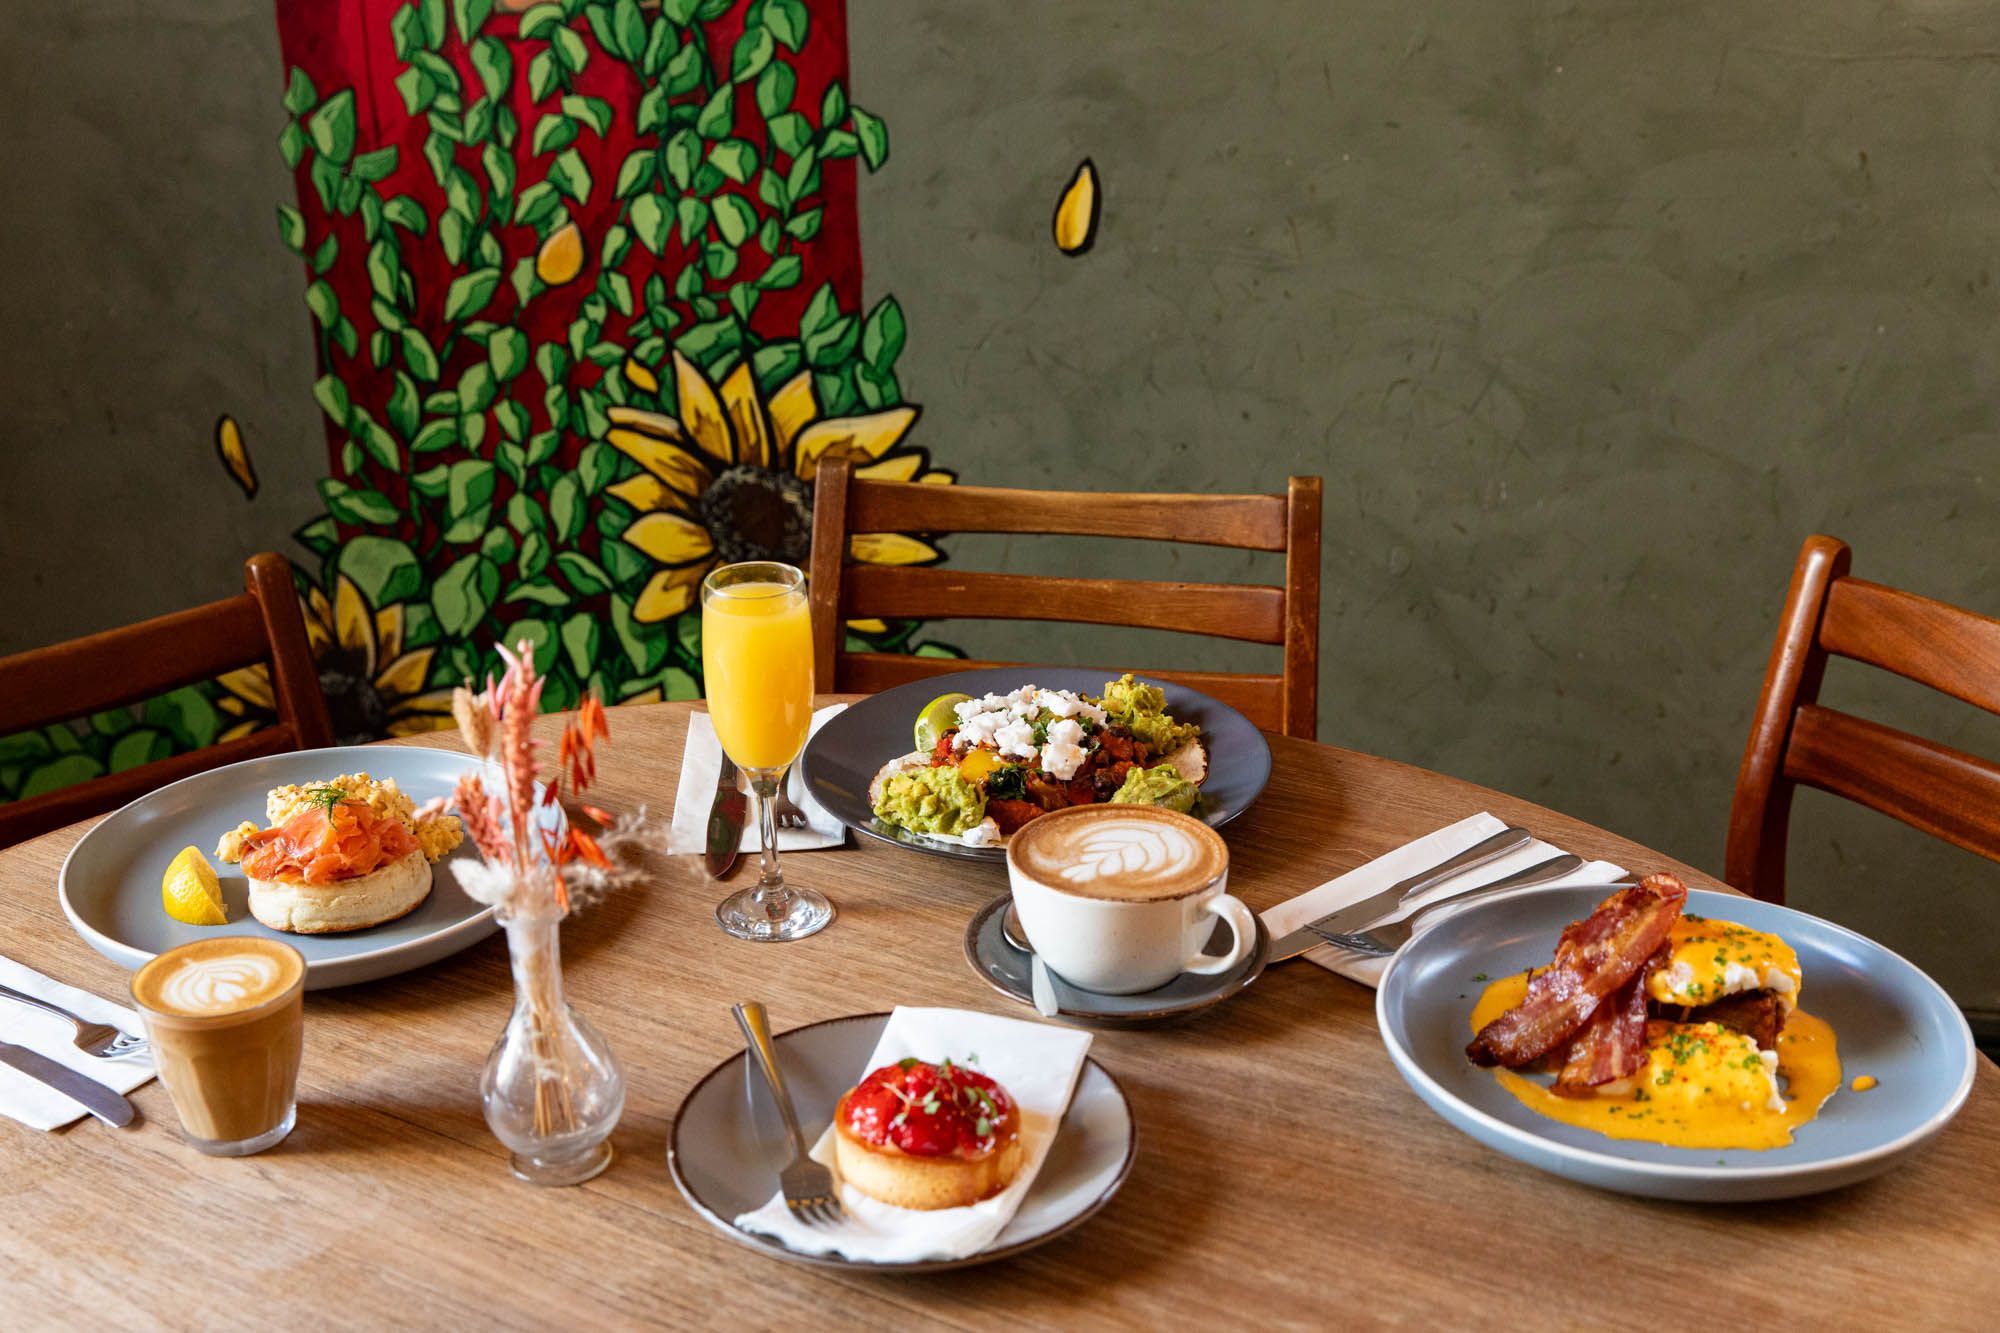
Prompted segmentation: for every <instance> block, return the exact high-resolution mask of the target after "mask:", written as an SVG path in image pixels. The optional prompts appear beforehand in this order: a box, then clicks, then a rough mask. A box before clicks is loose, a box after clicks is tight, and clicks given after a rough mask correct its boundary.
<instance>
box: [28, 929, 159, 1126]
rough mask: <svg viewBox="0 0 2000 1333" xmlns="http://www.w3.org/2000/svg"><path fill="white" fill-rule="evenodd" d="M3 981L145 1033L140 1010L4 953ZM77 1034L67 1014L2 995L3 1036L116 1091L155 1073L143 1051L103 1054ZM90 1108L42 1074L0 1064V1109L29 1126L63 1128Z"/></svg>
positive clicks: (98, 1019)
mask: <svg viewBox="0 0 2000 1333" xmlns="http://www.w3.org/2000/svg"><path fill="white" fill-rule="evenodd" d="M0 985H5V986H9V987H11V988H13V989H14V990H17V991H25V992H26V993H27V994H29V995H33V996H36V997H37V998H39V999H43V1000H47V1001H48V1002H49V1003H51V1004H59V1005H61V1006H62V1007H63V1008H65V1009H67V1010H69V1011H70V1012H71V1013H73V1014H81V1015H82V1016H83V1017H84V1018H86V1019H89V1020H90V1021H91V1022H93V1023H109V1024H110V1025H111V1026H112V1027H115V1028H117V1029H118V1030H119V1031H121V1032H129V1033H131V1034H132V1035H133V1036H135V1037H144V1036H145V1035H146V1030H145V1028H144V1027H143V1026H142V1025H141V1022H140V1018H139V1011H138V1010H136V1009H128V1008H126V1007H125V1006H124V1005H122V1004H113V1003H111V1001H109V1000H100V999H99V998H97V997H96V996H95V995H92V994H91V993H90V992H88V991H80V990H78V989H77V988H76V987H74V986H65V985H63V984H62V983H61V982H60V981H51V980H49V978H47V977H45V976H43V975H42V974H41V973H39V972H37V971H35V970H34V969H33V968H31V967H25V966H23V965H22V964H20V963H17V962H15V961H14V960H13V959H11V958H0ZM75 1036H76V1028H75V1027H74V1026H72V1025H71V1024H70V1022H69V1020H68V1019H63V1018H57V1017H56V1016H55V1015H54V1014H51V1013H45V1012H43V1011H42V1010H40V1009H37V1008H35V1007H34V1006H33V1005H27V1004H22V1003H21V1002H20V1001H19V1000H10V999H7V998H6V997H4V996H0V1041H8V1042H12V1043H13V1044H14V1045H16V1046H26V1047H27V1048H28V1049H29V1050H31V1051H37V1052H39V1053H41V1054H42V1055H46V1056H47V1057H48V1058H49V1059H51V1060H54V1061H55V1062H56V1063H57V1064H61V1065H67V1066H68V1067H69V1068H71V1069H74V1070H76V1071H77V1072H78V1073H80V1074H83V1075H85V1076H86V1077H88V1078H93V1079H96V1080H97V1081H98V1082H99V1083H102V1084H103V1085H104V1086H106V1087H107V1088H110V1089H111V1090H112V1091H114V1092H130V1091H132V1089H134V1088H136V1087H138V1086H139V1085H140V1084H141V1083H144V1082H145V1081H146V1080H147V1079H149V1078H151V1077H153V1062H152V1060H151V1059H149V1058H147V1057H145V1056H140V1057H138V1058H136V1059H131V1060H100V1059H98V1058H97V1057H96V1056H94V1055H85V1054H84V1053H83V1052H82V1051H80V1050H78V1049H77V1048H76V1043H75V1040H74V1038H75ZM88 1114H89V1112H87V1111H85V1110H84V1109H83V1107H82V1106H81V1105H80V1104H79V1103H77V1102H73V1101H71V1100H70V1099H69V1098H67V1097H65V1096H63V1095H62V1094H61V1093H60V1092H57V1091H56V1090H55V1089H54V1088H52V1087H50V1086H49V1085H48V1084H46V1083H44V1082H42V1081H41V1080H40V1079H38V1078H30V1077H29V1076H28V1075H26V1074H24V1073H22V1072H21V1071H20V1070H18V1069H16V1068H14V1067H13V1066H12V1065H7V1064H0V1115H10V1116H12V1117H14V1119H16V1120H18V1121H20V1122H21V1123H22V1124H24V1125H26V1126H28V1127H29V1128H30V1129H59V1128H61V1127H62V1126H64V1125H67V1124H69V1123H70V1122H71V1121H73V1120H77V1119H79V1118H81V1117H83V1116H85V1115H88Z"/></svg>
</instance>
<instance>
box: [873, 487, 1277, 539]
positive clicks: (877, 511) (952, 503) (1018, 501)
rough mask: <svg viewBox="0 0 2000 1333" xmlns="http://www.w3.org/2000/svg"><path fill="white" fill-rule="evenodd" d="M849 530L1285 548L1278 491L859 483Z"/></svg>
mask: <svg viewBox="0 0 2000 1333" xmlns="http://www.w3.org/2000/svg"><path fill="white" fill-rule="evenodd" d="M847 503H848V508H847V528H848V531H850V532H1022V533H1037V534H1049V533H1060V534H1063V535H1067V536H1078V537H1137V538H1142V539H1145V540H1150V541H1172V542H1193V543H1195V544H1197V545H1201V546H1229V547H1235V548H1238V549H1242V550H1253V551H1282V550H1284V549H1285V537H1286V526H1287V506H1286V501H1285V497H1284V496H1281V495H1141V494H1131V493H1125V492H1067V491H1016V490H1005V489H1000V488H997V487H990V486H919V485H897V484H894V483H889V482H870V481H856V482H854V483H853V484H852V485H851V486H850V487H849V488H848V502H847Z"/></svg>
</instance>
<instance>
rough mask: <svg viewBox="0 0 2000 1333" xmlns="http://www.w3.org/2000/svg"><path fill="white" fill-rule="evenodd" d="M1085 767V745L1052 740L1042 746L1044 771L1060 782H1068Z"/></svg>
mask: <svg viewBox="0 0 2000 1333" xmlns="http://www.w3.org/2000/svg"><path fill="white" fill-rule="evenodd" d="M1082 767H1083V747H1082V746H1081V745H1076V744H1073V743H1069V742H1063V741H1050V742H1049V743H1048V744H1047V745H1044V746H1043V747H1042V771H1043V772H1044V773H1047V774H1048V775H1049V776H1050V777H1052V778H1054V779H1056V780H1057V781H1058V782H1068V781H1069V780H1070V779H1071V778H1073V777H1075V776H1076V770H1077V769H1079V768H1082Z"/></svg>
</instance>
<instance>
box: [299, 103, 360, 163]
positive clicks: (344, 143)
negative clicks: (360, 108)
mask: <svg viewBox="0 0 2000 1333" xmlns="http://www.w3.org/2000/svg"><path fill="white" fill-rule="evenodd" d="M306 133H308V134H310V135H311V136H312V141H313V147H314V148H317V149H318V150H319V151H320V155H321V156H323V157H327V158H330V159H332V160H333V161H335V162H342V163H344V162H346V161H347V159H348V158H349V157H350V156H352V155H353V153H354V90H353V89H352V88H343V89H341V90H340V91H339V92H337V93H335V94H334V95H333V96H332V97H329V98H328V99H327V100H326V101H325V102H324V103H322V104H321V105H320V108H319V110H317V111H315V112H313V113H312V115H311V116H309V117H307V119H306Z"/></svg>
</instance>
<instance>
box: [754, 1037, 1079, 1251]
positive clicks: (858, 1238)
mask: <svg viewBox="0 0 2000 1333" xmlns="http://www.w3.org/2000/svg"><path fill="white" fill-rule="evenodd" d="M1089 1050H1090V1034H1089V1033H1088V1032H1082V1031H1079V1030H1077V1029H1076V1028H1066V1027H1056V1026H1053V1025H1051V1024H1046V1023H1030V1022H1026V1021H1024V1020H1022V1019H1018V1018H1000V1017H997V1016H995V1015H993V1014H975V1013H971V1012H969V1011H967V1010H964V1009H906V1008H902V1007H900V1006H899V1007H898V1008H897V1009H896V1011H895V1012H894V1013H892V1014H890V1015H889V1022H888V1024H887V1026H885V1027H884V1028H883V1029H882V1037H881V1040H879V1041H877V1042H876V1043H875V1053H874V1054H873V1055H871V1056H869V1057H868V1064H867V1066H866V1068H862V1069H857V1070H855V1071H854V1081H855V1082H856V1083H859V1082H860V1081H861V1080H862V1078H863V1077H864V1076H866V1075H867V1074H868V1073H869V1072H870V1071H872V1070H876V1069H880V1068H881V1067H882V1066H883V1065H886V1064H894V1063H895V1062H896V1061H898V1060H902V1059H905V1058H907V1057H911V1056H914V1057H916V1058H917V1059H919V1060H928V1061H931V1062H933V1063H935V1062H937V1061H939V1060H943V1059H945V1058H946V1057H949V1058H950V1059H952V1060H954V1061H957V1062H959V1063H962V1064H965V1065H968V1066H970V1067H971V1068H973V1069H977V1070H978V1071H979V1072H980V1073H982V1074H985V1075H987V1076H989V1077H990V1078H992V1079H994V1080H995V1081H997V1082H998V1083H999V1084H1000V1086H1001V1087H1003V1088H1005V1089H1006V1090H1007V1091H1008V1092H1009V1093H1010V1094H1011V1095H1012V1096H1013V1098H1014V1102H1015V1104H1016V1105H1017V1106H1019V1107H1020V1109H1021V1149H1022V1160H1021V1170H1020V1173H1019V1174H1018V1175H1016V1176H1015V1177H1014V1180H1013V1183H1012V1184H1010V1185H1008V1186H1007V1188H1006V1189H1004V1190H1002V1191H1000V1192H999V1193H998V1194H996V1195H994V1196H993V1197H992V1198H990V1199H982V1200H981V1201H980V1202H978V1203H975V1204H970V1205H968V1206H966V1207H964V1208H937V1209H931V1210H928V1211H917V1210H914V1209H909V1208H894V1207H891V1206H890V1205H888V1204H886V1203H879V1202H877V1201H876V1200H874V1199H871V1198H869V1197H868V1196H867V1195H865V1194H863V1193H861V1192H860V1191H859V1190H856V1189H854V1188H853V1187H852V1186H850V1185H847V1184H846V1183H845V1182H843V1183H842V1184H841V1186H840V1201H841V1202H842V1203H843V1204H845V1205H846V1207H847V1220H846V1221H845V1222H842V1223H840V1224H839V1225H837V1226H830V1227H809V1226H806V1225H804V1224H802V1223H800V1222H797V1221H795V1220H793V1218H792V1215H791V1211H790V1210H789V1209H787V1208H786V1207H785V1198H784V1195H783V1194H782V1193H774V1194H772V1196H771V1198H770V1201H769V1202H767V1203H766V1204H765V1205H764V1206H763V1207H762V1208H759V1209H757V1210H755V1211H754V1212H748V1213H745V1214H743V1215H742V1216H741V1217H739V1218H737V1219H736V1225H737V1226H739V1227H742V1228H743V1229H744V1230H745V1231H755V1232H757V1233H759V1234H760V1235H766V1236H775V1237H777V1238H778V1239H779V1240H781V1241H783V1242H784V1243H785V1244H786V1245H787V1246H789V1247H791V1248H792V1249H794V1250H799V1251H802V1252H804V1253H806V1254H828V1253H832V1252H835V1251H838V1252H839V1253H841V1254H844V1255H846V1256H847V1257H848V1258H850V1259H859V1260H863V1261H865V1262H870V1263H905V1262H911V1261H915V1260H921V1259H958V1258H962V1257H964V1256H965V1255H968V1254H975V1253H977V1252H978V1251H980V1250H983V1249H985V1248H986V1247H987V1246H988V1245H990V1244H992V1243H993V1238H994V1237H995V1236H998V1235H999V1234H1000V1232H1001V1231H1002V1230H1003V1229H1005V1227H1006V1225H1007V1223H1008V1222H1009V1221H1011V1220H1012V1219H1013V1216H1014V1212H1015V1210H1016V1209H1017V1208H1019V1207H1020V1206H1021V1200H1022V1198H1024V1197H1025V1196H1026V1195H1027V1193H1028V1187H1029V1186H1030V1185H1032V1184H1034V1182H1035V1175H1036V1173H1037V1172H1039V1171H1040V1170H1041V1169H1042V1163H1043V1162H1044V1161H1046V1160H1047V1158H1048V1155H1049V1145H1050V1144H1052V1143H1054V1142H1055V1137H1056V1129H1057V1127H1058V1126H1060V1125H1061V1124H1062V1118H1063V1113H1064V1112H1065V1111H1067V1110H1068V1109H1069V1099H1070V1097H1071V1095H1072V1094H1073V1093H1075V1091H1076V1080H1077V1077H1078V1075H1079V1074H1081V1073H1082V1072H1083V1057H1084V1055H1085V1054H1086V1053H1088V1052H1089ZM975 1056H976V1057H978V1058H977V1059H974V1058H973V1057H975ZM805 1128H806V1129H807V1131H808V1132H810V1130H811V1126H805ZM812 1155H813V1158H814V1159H815V1160H817V1161H821V1162H824V1163H826V1164H827V1166H829V1167H832V1166H833V1164H834V1158H833V1126H831V1125H828V1126H827V1128H826V1132H825V1133H823V1134H821V1135H820V1137H819V1141H818V1142H817V1143H816V1144H814V1145H813V1150H812Z"/></svg>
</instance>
